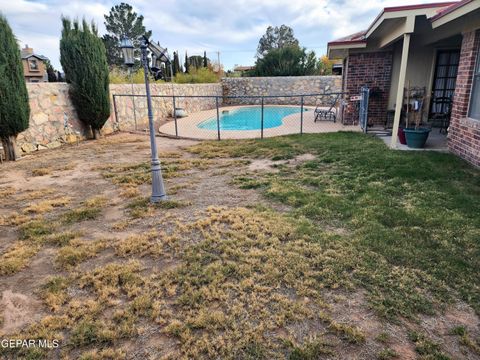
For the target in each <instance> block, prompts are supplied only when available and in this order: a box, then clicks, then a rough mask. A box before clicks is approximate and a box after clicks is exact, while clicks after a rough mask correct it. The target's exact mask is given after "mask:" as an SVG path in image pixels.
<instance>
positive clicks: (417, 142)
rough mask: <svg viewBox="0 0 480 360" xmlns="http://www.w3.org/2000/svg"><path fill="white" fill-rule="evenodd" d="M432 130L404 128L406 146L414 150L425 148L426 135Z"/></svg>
mask: <svg viewBox="0 0 480 360" xmlns="http://www.w3.org/2000/svg"><path fill="white" fill-rule="evenodd" d="M431 130H432V129H426V128H417V129H415V128H406V129H403V132H404V133H405V138H406V140H407V146H408V147H410V148H414V149H421V148H423V147H424V146H425V142H426V141H427V138H428V134H430V131H431Z"/></svg>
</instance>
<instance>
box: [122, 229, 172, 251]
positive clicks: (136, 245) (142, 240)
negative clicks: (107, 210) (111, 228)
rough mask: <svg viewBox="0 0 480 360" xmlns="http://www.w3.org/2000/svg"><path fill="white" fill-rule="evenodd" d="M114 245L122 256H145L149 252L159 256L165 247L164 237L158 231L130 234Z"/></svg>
mask: <svg viewBox="0 0 480 360" xmlns="http://www.w3.org/2000/svg"><path fill="white" fill-rule="evenodd" d="M114 247H115V253H116V254H117V255H118V256H121V257H130V256H131V255H137V256H145V255H147V254H148V255H153V256H158V255H160V254H162V249H163V245H162V238H161V237H160V236H159V234H158V233H157V232H156V231H151V232H149V233H146V234H141V235H132V236H129V237H127V238H126V239H123V240H120V241H118V242H117V243H116V244H115V246H114Z"/></svg>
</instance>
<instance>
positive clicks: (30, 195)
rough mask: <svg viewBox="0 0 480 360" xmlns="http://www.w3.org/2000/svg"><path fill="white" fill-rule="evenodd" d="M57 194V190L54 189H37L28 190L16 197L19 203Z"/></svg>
mask: <svg viewBox="0 0 480 360" xmlns="http://www.w3.org/2000/svg"><path fill="white" fill-rule="evenodd" d="M53 193H55V190H54V189H52V188H41V189H35V190H26V191H23V192H22V193H20V194H18V195H17V196H15V199H16V200H18V201H24V200H36V199H40V198H43V197H45V196H47V195H50V194H53Z"/></svg>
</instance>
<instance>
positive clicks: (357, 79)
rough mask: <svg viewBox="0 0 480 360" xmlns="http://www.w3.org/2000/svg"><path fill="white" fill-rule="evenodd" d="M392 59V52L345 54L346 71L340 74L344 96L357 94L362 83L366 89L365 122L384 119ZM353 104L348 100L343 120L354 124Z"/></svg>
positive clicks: (379, 121)
mask: <svg viewBox="0 0 480 360" xmlns="http://www.w3.org/2000/svg"><path fill="white" fill-rule="evenodd" d="M392 59H393V54H392V52H372V53H360V54H350V55H349V57H348V63H347V69H346V70H347V71H346V72H345V73H344V74H345V75H344V76H345V89H346V92H347V96H348V97H350V96H353V95H359V94H360V88H361V87H362V86H363V85H367V86H368V87H369V88H370V90H371V96H370V100H369V106H368V121H369V124H383V123H384V122H385V119H386V114H387V107H388V95H389V91H390V82H391V77H392ZM357 103H358V102H353V101H349V102H348V105H347V106H346V109H345V114H344V123H346V124H354V123H358V109H357Z"/></svg>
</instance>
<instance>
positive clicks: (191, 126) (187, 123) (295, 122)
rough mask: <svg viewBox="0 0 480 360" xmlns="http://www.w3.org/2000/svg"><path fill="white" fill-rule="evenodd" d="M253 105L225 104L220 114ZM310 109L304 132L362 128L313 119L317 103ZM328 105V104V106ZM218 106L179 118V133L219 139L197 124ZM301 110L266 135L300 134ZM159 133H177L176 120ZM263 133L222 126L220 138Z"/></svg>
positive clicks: (264, 131) (186, 136)
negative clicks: (223, 127) (223, 128)
mask: <svg viewBox="0 0 480 360" xmlns="http://www.w3.org/2000/svg"><path fill="white" fill-rule="evenodd" d="M252 106H254V105H251V106H250V105H247V106H225V107H221V108H220V114H221V113H222V111H231V110H236V109H241V108H245V107H252ZM285 106H291V105H266V106H265V107H285ZM305 108H308V109H309V110H311V111H306V112H304V113H303V132H304V133H328V132H337V131H360V127H359V126H358V125H342V124H341V123H340V122H335V123H334V122H332V121H317V122H316V123H315V122H314V121H313V120H314V112H313V110H314V109H315V108H314V107H310V106H308V107H307V106H306V107H305ZM326 109H327V108H326ZM216 116H217V110H216V109H212V110H205V111H200V112H197V113H193V114H190V115H188V116H187V117H184V118H179V119H177V131H178V136H179V137H184V138H192V139H202V140H203V139H206V140H214V139H218V132H217V130H207V129H201V128H199V127H198V126H197V125H198V124H200V123H201V122H203V121H205V120H207V119H212V118H216ZM300 118H301V116H300V113H297V114H291V115H288V116H286V117H284V118H283V120H282V123H283V124H282V125H280V126H277V127H274V128H270V129H264V130H263V136H264V137H273V136H280V135H289V134H299V133H300V123H301V121H300ZM159 132H160V134H163V135H169V136H175V135H177V133H176V131H175V122H174V121H169V122H167V123H166V124H164V125H161V126H160V128H159ZM259 137H261V130H260V129H258V130H220V138H221V139H253V138H259Z"/></svg>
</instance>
